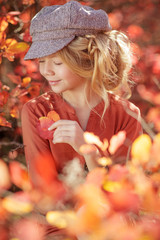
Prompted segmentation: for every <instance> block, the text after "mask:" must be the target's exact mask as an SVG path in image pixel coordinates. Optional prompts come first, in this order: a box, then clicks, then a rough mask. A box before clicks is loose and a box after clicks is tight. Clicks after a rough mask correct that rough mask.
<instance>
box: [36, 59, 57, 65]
mask: <svg viewBox="0 0 160 240" xmlns="http://www.w3.org/2000/svg"><path fill="white" fill-rule="evenodd" d="M44 62H45V61H43V60H39V63H44ZM53 63H54V64H55V65H61V64H62V63H55V62H53Z"/></svg>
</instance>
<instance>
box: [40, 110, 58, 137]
mask: <svg viewBox="0 0 160 240" xmlns="http://www.w3.org/2000/svg"><path fill="white" fill-rule="evenodd" d="M58 120H60V116H59V114H58V113H57V112H55V111H54V110H52V111H50V112H48V114H47V117H40V118H39V122H38V125H37V129H38V132H39V135H40V136H41V137H42V138H44V139H53V133H54V130H52V131H49V130H48V128H49V127H50V126H51V125H52V124H53V123H54V122H56V121H58Z"/></svg>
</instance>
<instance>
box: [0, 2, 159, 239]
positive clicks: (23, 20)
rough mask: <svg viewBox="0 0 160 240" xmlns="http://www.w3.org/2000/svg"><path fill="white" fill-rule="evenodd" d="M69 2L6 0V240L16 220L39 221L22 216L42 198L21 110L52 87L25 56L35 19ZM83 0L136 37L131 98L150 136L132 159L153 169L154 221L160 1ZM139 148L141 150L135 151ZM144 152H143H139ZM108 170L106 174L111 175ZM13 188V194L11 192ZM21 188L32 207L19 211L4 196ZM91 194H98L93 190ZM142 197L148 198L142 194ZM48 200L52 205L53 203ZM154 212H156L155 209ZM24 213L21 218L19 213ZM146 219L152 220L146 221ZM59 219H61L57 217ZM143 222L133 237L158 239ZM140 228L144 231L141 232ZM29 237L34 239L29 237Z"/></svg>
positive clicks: (0, 61)
mask: <svg viewBox="0 0 160 240" xmlns="http://www.w3.org/2000/svg"><path fill="white" fill-rule="evenodd" d="M65 2H67V1H65V0H59V1H58V0H48V1H47V0H22V1H19V0H13V1H10V0H0V159H1V160H0V175H1V176H0V195H1V199H0V213H1V214H0V215H1V217H0V232H2V234H1V236H0V239H10V238H11V236H12V234H11V233H10V231H8V229H10V227H11V226H12V225H14V224H19V225H17V226H21V225H25V224H26V225H27V224H28V225H27V226H28V229H30V231H28V232H31V225H32V226H33V224H30V222H31V220H30V221H27V220H26V219H25V218H24V219H25V221H26V222H25V223H24V224H23V222H21V221H18V220H19V218H20V220H21V218H22V216H26V214H28V213H29V212H31V211H32V210H31V209H30V208H29V207H30V205H29V204H31V203H32V204H31V205H32V207H33V205H34V204H35V203H37V202H36V200H35V199H34V200H33V199H32V200H31V197H28V195H27V197H26V194H28V193H29V196H31V195H32V194H31V193H30V191H31V186H30V184H29V182H28V177H27V171H26V169H25V168H24V167H25V158H24V148H23V141H22V132H21V119H20V114H21V109H22V106H23V104H24V103H25V102H27V101H28V100H30V99H31V98H33V97H36V96H38V95H39V94H41V93H43V92H45V91H47V89H48V86H47V83H46V82H45V80H44V79H43V78H42V77H41V76H40V74H39V72H38V64H37V62H36V61H24V60H23V57H24V55H25V53H26V51H27V49H28V47H29V45H30V43H31V36H30V35H29V25H30V20H31V18H32V17H33V16H34V15H35V14H36V13H37V12H38V11H39V10H40V9H41V8H42V7H44V6H48V5H52V4H64V3H65ZM80 2H81V3H82V4H84V5H89V6H92V7H94V8H102V9H104V10H106V11H107V13H108V15H109V19H110V22H111V25H112V27H113V29H117V30H121V31H123V32H125V33H126V34H127V35H128V36H129V38H130V39H131V42H132V44H131V46H132V50H133V53H134V55H133V69H132V71H131V73H130V79H131V80H132V81H133V82H134V83H135V84H134V85H133V87H132V92H133V94H132V97H131V99H130V100H131V101H132V102H134V103H135V104H136V105H137V106H138V107H139V108H140V110H141V114H142V118H143V121H142V124H143V128H144V133H146V135H144V136H143V138H142V139H140V140H138V142H137V144H138V146H139V147H137V145H136V147H135V148H134V150H133V159H138V160H137V161H138V166H137V161H135V160H134V161H132V163H133V165H134V167H135V165H136V169H137V172H139V171H140V170H138V169H139V168H140V166H141V167H142V169H143V170H144V172H145V174H146V172H147V174H148V172H149V174H150V175H151V176H152V178H151V179H152V181H153V182H152V183H151V180H150V181H149V183H148V184H149V185H150V188H149V187H148V188H147V187H146V191H149V193H150V196H151V197H150V198H149V196H148V195H146V196H147V201H148V205H147V202H145V204H144V205H145V207H146V206H150V207H149V209H148V210H147V211H148V212H149V213H150V214H149V217H150V219H148V218H147V223H148V222H152V221H151V216H152V215H154V221H155V219H156V220H157V219H158V220H159V206H160V205H159V179H160V177H159V162H160V160H159V158H158V157H157V156H158V155H159V154H160V152H159V151H160V150H159V149H160V143H159V141H160V140H159V137H158V136H159V135H158V132H159V131H160V91H159V90H160V45H159V42H160V21H159V16H160V1H159V0H146V1H143V0H128V1H126V0H101V1H100V0H90V1H83V2H82V1H80ZM139 148H140V150H139ZM135 149H136V150H135ZM135 151H136V153H138V154H139V155H137V154H135ZM139 151H140V152H141V153H139ZM144 156H145V157H144ZM148 162H149V163H150V162H151V163H152V164H149V163H148ZM21 164H22V165H21ZM153 166H154V167H153ZM99 171H100V170H99ZM118 171H119V172H118V175H119V174H120V172H121V171H122V172H123V174H124V171H126V170H124V169H121V168H120V170H118ZM127 171H129V172H130V170H128V169H127ZM98 174H99V175H98V176H101V178H102V179H103V181H105V180H104V178H103V173H102V172H101V171H100V172H98ZM107 174H108V173H107ZM107 174H104V175H105V176H106V175H107ZM116 174H117V173H115V175H116ZM123 174H122V175H123ZM130 174H131V172H130ZM139 174H140V175H141V176H143V177H144V176H146V175H143V174H144V173H142V172H139ZM155 174H157V175H156V177H155ZM91 175H92V173H91ZM131 175H132V174H131ZM153 175H154V177H153ZM96 176H97V175H96V173H94V174H93V178H95V179H97V178H96ZM107 176H108V175H107ZM124 176H125V177H124V178H125V179H126V175H125V174H124ZM127 176H128V175H127ZM134 177H135V176H133V178H134ZM147 177H148V175H147ZM137 178H138V177H137ZM98 179H99V177H98ZM127 179H128V178H127ZM144 179H145V177H144ZM144 179H143V180H142V182H143V183H145V182H147V181H148V178H147V180H144ZM153 179H154V180H153ZM97 181H99V180H97ZM118 181H120V182H121V178H119V179H118V180H116V182H118ZM127 181H129V180H127ZM137 181H138V180H137ZM138 182H139V181H138ZM123 183H124V181H123ZM139 184H140V183H139ZM128 185H129V186H131V185H132V187H133V185H134V184H133V179H132V180H130V181H129V183H128ZM114 186H115V185H114V184H112V187H113V189H114V191H117V188H116V187H114ZM125 186H126V185H125ZM98 187H100V188H102V185H101V184H100V185H99V186H98ZM123 187H124V186H123ZM135 187H137V186H135V185H134V187H133V189H134V190H135ZM124 188H125V187H124ZM144 188H145V187H144ZM86 189H87V186H86ZM98 189H99V188H98ZM106 189H107V190H106ZM115 189H116V190H115ZM125 189H126V192H125V193H124V192H119V194H120V196H121V195H123V197H122V199H124V198H125V197H124V196H126V195H127V196H128V195H129V193H128V188H125ZM148 189H149V190H148ZM155 189H156V192H155ZM103 190H104V188H103ZM80 191H81V190H79V193H78V194H79V195H78V199H79V198H82V199H83V201H84V202H85V203H86V202H87V201H89V197H88V199H85V200H84V198H83V197H84V196H83V194H82V193H81V194H80ZM86 191H87V190H86ZM94 191H95V189H93V192H94ZM96 191H99V190H96ZM105 191H110V190H109V188H108V187H106V188H105ZM11 193H12V194H13V195H11ZM16 193H18V194H19V193H20V194H22V195H23V194H24V195H23V199H25V201H26V202H25V203H26V204H28V205H27V206H22V212H21V213H19V210H17V209H16V210H13V209H14V207H13V206H14V205H15V204H14V203H13V202H12V200H11V203H12V204H13V206H12V204H11V203H10V202H9V203H7V204H8V205H9V204H10V205H9V206H12V207H10V208H7V207H4V205H5V204H4V203H3V201H4V200H6V201H7V200H8V199H7V197H8V196H10V195H11V196H12V197H14V194H16ZM90 193H91V195H92V192H91V191H90ZM47 194H48V193H47ZM116 194H117V192H116ZM125 194H126V195H125ZM141 194H142V192H141ZM141 194H139V193H137V195H138V196H141ZM15 196H16V195H15ZM70 196H72V197H73V191H71V192H70ZM28 198H29V200H28ZM37 198H38V197H37ZM102 198H103V197H102ZM133 198H134V197H133ZM133 198H132V196H131V200H130V201H129V202H132V200H133ZM140 198H142V196H141V197H140ZM18 199H19V197H18ZM107 199H108V198H107ZM52 200H53V196H52ZM28 201H29V202H28ZM83 201H82V202H83ZM95 201H96V199H95ZM97 201H98V200H97ZM102 201H103V199H102ZM107 201H108V200H107ZM2 203H3V204H2ZM133 203H134V204H135V203H137V201H136V200H133ZM47 204H48V205H49V203H48V202H47ZM134 204H133V205H134ZM154 204H157V205H158V206H157V209H154V208H153V209H152V208H151V206H152V205H154ZM8 205H7V206H8ZM135 205H136V204H135ZM142 205H143V204H142ZM5 206H6V205H5ZM27 207H28V208H27ZM25 208H26V209H28V210H26V212H25V210H24V209H25ZM93 208H94V207H93ZM135 208H136V206H135ZM122 209H123V207H122ZM137 209H138V208H136V210H137ZM96 210H97V211H101V210H100V209H96ZM132 210H133V209H131V208H130V207H128V210H127V213H128V212H132V214H133V212H134V214H135V211H132ZM134 210H135V209H134ZM138 210H140V209H138ZM114 211H115V213H117V211H118V213H119V210H117V209H114ZM122 212H123V211H122ZM153 212H154V214H152V213H153ZM155 212H156V214H155ZM123 213H124V212H123ZM139 213H142V210H141V211H139ZM65 214H66V213H65ZM92 214H93V215H94V214H95V212H94V213H93V211H92V209H89V210H88V213H86V216H87V219H88V222H89V223H88V224H87V225H86V226H87V227H88V229H91V230H93V229H92V228H91V225H92V224H93V226H94V227H95V225H96V226H99V225H98V224H97V223H92V222H91V218H92V217H93V215H92ZM125 214H126V210H125ZM19 215H20V216H21V217H18V216H19ZM142 215H143V214H142ZM66 216H68V215H65V216H61V218H63V219H64V218H65V219H66ZM155 216H156V217H155ZM72 217H73V216H72ZM83 217H84V216H83ZM101 217H102V216H101ZM101 217H100V218H99V217H98V216H96V219H99V222H100V223H102V222H103V221H102V219H101ZM136 217H137V219H138V221H139V215H138V216H137V215H136ZM136 217H135V219H136ZM147 217H148V216H147ZM61 218H60V219H61ZM108 218H109V217H108ZM145 218H146V215H145ZM17 219H18V220H17ZM24 219H23V220H24ZM67 219H68V218H67ZM69 219H70V217H69ZM80 219H81V218H80ZM135 219H134V220H135ZM81 220H83V221H84V218H82V219H81ZM132 220H133V218H132ZM143 220H144V219H143ZM17 221H18V223H17ZM83 221H81V223H80V222H78V223H77V225H78V224H79V225H80V226H83V224H82V222H83ZM112 221H113V223H114V225H115V226H117V229H118V227H122V226H119V225H118V222H119V218H118V216H117V215H116V217H115V220H113V219H112V218H110V222H109V223H108V224H111V223H112ZM132 222H133V221H132ZM144 223H145V224H146V225H147V223H146V222H145V221H144ZM152 223H153V222H152ZM54 224H55V221H54ZM105 224H106V223H105ZM156 224H159V222H158V223H157V222H156ZM156 224H155V225H154V229H156V230H155V232H156V231H158V230H157V228H156V226H159V225H156ZM142 225H143V224H141V226H139V225H138V227H137V228H135V227H134V231H135V232H136V233H137V238H130V239H145V238H143V237H144V236H145V234H146V236H148V238H147V239H158V237H157V236H158V235H156V234H158V232H156V233H155V232H154V233H153V232H152V231H150V230H147V231H148V232H147V233H146V232H145V233H144V232H143V230H144V226H142ZM108 227H109V225H108ZM123 228H124V229H126V232H127V230H128V225H127V226H126V225H125V226H123ZM15 229H16V227H15ZM76 231H77V232H76ZM99 231H100V230H99ZM128 231H129V230H128ZM22 232H23V229H22ZM82 232H83V233H84V232H85V234H86V229H85V228H83V227H82V229H81V230H80V228H78V227H77V230H75V233H74V234H82ZM100 232H101V235H100V233H99V235H96V234H98V233H95V239H106V238H103V234H102V232H103V227H102V226H101V231H100ZM140 232H141V234H142V235H140ZM16 234H17V233H14V234H13V237H17V236H18V237H17V238H18V239H27V238H25V237H24V235H23V234H22V235H21V236H20V235H16ZM105 234H106V233H105ZM105 234H104V235H105ZM110 234H111V233H110ZM128 234H129V233H128ZM138 234H139V235H138ZM143 234H144V236H143ZM147 234H148V235H147ZM42 235H43V234H42ZM82 235H83V234H82ZM85 236H86V238H85ZM85 236H84V235H83V238H82V239H94V237H93V236H92V238H89V237H88V236H87V235H85ZM97 236H98V237H97ZM135 236H136V235H135ZM123 237H124V236H119V238H118V239H124V238H123ZM138 237H141V238H138ZM28 239H30V238H29V237H28ZM33 239H41V237H40V235H39V237H37V238H36V235H35V237H34V238H33ZM113 239H117V238H116V236H114V234H113Z"/></svg>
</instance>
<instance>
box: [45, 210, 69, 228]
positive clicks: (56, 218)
mask: <svg viewBox="0 0 160 240" xmlns="http://www.w3.org/2000/svg"><path fill="white" fill-rule="evenodd" d="M46 219H47V221H48V223H49V224H51V225H52V224H53V225H55V226H56V227H58V228H66V227H67V221H66V219H65V218H64V215H63V213H62V212H60V211H50V212H48V213H47V215H46Z"/></svg>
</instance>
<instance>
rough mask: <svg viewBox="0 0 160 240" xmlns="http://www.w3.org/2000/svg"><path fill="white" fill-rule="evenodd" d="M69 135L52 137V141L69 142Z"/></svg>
mask: <svg viewBox="0 0 160 240" xmlns="http://www.w3.org/2000/svg"><path fill="white" fill-rule="evenodd" d="M70 139H71V138H70V137H69V136H58V137H56V138H53V143H54V144H56V143H68V144H70Z"/></svg>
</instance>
